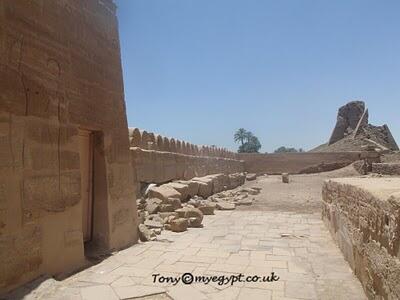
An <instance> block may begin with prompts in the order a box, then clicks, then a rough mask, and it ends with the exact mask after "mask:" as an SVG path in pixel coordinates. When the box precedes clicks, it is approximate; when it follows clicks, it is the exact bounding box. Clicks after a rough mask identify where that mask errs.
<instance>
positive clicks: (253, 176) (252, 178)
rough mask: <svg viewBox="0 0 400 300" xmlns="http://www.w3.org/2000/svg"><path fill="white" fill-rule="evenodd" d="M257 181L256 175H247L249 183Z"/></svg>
mask: <svg viewBox="0 0 400 300" xmlns="http://www.w3.org/2000/svg"><path fill="white" fill-rule="evenodd" d="M256 179H257V174H254V173H249V174H247V175H246V180H247V181H252V180H256Z"/></svg>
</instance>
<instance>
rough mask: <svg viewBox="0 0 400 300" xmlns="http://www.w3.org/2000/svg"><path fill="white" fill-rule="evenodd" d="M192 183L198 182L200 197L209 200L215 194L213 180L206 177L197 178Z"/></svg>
mask: <svg viewBox="0 0 400 300" xmlns="http://www.w3.org/2000/svg"><path fill="white" fill-rule="evenodd" d="M191 181H195V182H198V185H199V191H198V195H199V196H201V197H203V198H207V197H209V196H211V195H212V193H213V181H212V179H211V178H206V177H196V178H193V179H192V180H191Z"/></svg>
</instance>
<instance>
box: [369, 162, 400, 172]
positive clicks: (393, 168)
mask: <svg viewBox="0 0 400 300" xmlns="http://www.w3.org/2000/svg"><path fill="white" fill-rule="evenodd" d="M372 172H373V173H378V174H383V175H400V163H374V164H372Z"/></svg>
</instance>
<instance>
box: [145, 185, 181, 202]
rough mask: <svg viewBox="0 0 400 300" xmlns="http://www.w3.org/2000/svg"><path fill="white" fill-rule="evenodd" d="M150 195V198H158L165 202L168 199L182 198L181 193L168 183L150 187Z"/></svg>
mask: <svg viewBox="0 0 400 300" xmlns="http://www.w3.org/2000/svg"><path fill="white" fill-rule="evenodd" d="M148 196H149V198H158V199H161V200H163V201H165V202H168V199H171V198H174V199H180V198H181V194H180V193H179V192H178V191H177V190H175V189H173V188H172V187H170V186H167V185H161V186H153V187H151V188H149V191H148Z"/></svg>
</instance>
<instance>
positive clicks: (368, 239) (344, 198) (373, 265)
mask: <svg viewBox="0 0 400 300" xmlns="http://www.w3.org/2000/svg"><path fill="white" fill-rule="evenodd" d="M322 194H323V211H322V217H323V219H324V221H325V223H326V225H327V226H328V228H329V230H330V231H331V233H332V235H333V237H334V239H335V240H336V241H337V242H338V245H339V247H340V249H341V250H342V252H343V255H344V256H345V258H346V260H347V261H348V262H349V264H350V266H351V268H352V269H353V271H354V273H355V274H356V276H357V277H358V278H359V279H360V281H361V283H362V285H363V287H364V290H365V292H366V295H367V296H368V298H369V299H400V178H340V179H333V180H329V181H327V182H325V184H324V186H323V193H322Z"/></svg>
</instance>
